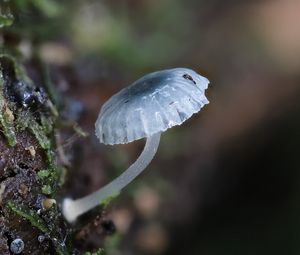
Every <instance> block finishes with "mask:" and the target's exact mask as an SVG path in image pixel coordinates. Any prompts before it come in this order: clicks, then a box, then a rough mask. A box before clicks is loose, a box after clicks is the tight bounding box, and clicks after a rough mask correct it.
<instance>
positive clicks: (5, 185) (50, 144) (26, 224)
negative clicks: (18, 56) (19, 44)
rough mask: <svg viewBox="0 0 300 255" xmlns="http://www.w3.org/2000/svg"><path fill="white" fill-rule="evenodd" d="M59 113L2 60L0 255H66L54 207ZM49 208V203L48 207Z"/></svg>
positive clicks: (14, 65)
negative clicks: (16, 246)
mask: <svg viewBox="0 0 300 255" xmlns="http://www.w3.org/2000/svg"><path fill="white" fill-rule="evenodd" d="M56 113H57V111H56V109H55V107H54V106H53V103H52V102H51V99H50V97H49V96H48V95H47V92H46V91H45V90H44V89H42V88H40V87H37V86H36V85H35V84H34V82H33V81H32V80H30V79H29V77H28V76H27V74H26V72H25V70H24V68H23V67H22V65H21V64H20V63H19V62H18V61H16V60H15V59H14V58H13V57H12V56H11V55H8V54H0V131H1V133H0V254H10V248H9V246H10V243H11V242H12V241H13V240H14V239H16V238H21V239H22V240H23V242H24V244H25V248H24V250H23V253H22V254H69V251H68V247H67V245H66V242H67V239H68V229H67V225H66V224H65V222H64V220H63V218H62V216H61V213H60V211H59V208H58V206H57V203H55V201H56V198H57V197H56V196H57V191H58V189H59V188H60V185H61V184H62V176H63V174H64V167H63V166H61V165H59V163H58V162H59V160H58V159H57V158H56V153H55V151H56V148H55V146H56V145H55V142H54V141H55V140H54V136H55V132H56V130H55V128H54V127H55V124H56V123H57V121H58V116H57V114H56ZM49 202H51V203H49Z"/></svg>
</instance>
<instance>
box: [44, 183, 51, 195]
mask: <svg viewBox="0 0 300 255" xmlns="http://www.w3.org/2000/svg"><path fill="white" fill-rule="evenodd" d="M52 192H53V191H52V188H51V186H50V185H43V187H42V193H43V194H45V195H51V194H52Z"/></svg>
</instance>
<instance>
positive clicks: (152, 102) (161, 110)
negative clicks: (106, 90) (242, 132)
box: [95, 68, 209, 145]
mask: <svg viewBox="0 0 300 255" xmlns="http://www.w3.org/2000/svg"><path fill="white" fill-rule="evenodd" d="M208 84H209V81H208V79H206V78H205V77H203V76H201V75H199V74H197V73H196V72H195V71H193V70H191V69H187V68H174V69H168V70H162V71H157V72H154V73H150V74H147V75H145V76H143V77H142V78H140V79H139V80H137V81H135V82H134V83H133V84H132V85H130V86H128V87H127V88H124V89H122V90H121V91H119V92H118V93H117V94H115V95H113V96H112V97H111V98H110V99H109V100H108V101H107V102H106V103H105V104H103V106H102V109H101V111H100V114H99V116H98V119H97V121H96V124H95V128H96V136H97V137H98V138H99V140H100V142H101V143H104V144H110V145H113V144H123V143H129V142H132V141H135V140H138V139H141V138H147V137H150V136H151V135H153V134H156V133H158V132H163V131H165V130H167V129H168V128H171V127H173V126H176V125H181V124H182V123H183V122H184V121H186V120H187V119H189V118H190V117H191V116H192V115H193V114H194V113H197V112H199V111H200V110H201V108H202V107H203V106H204V105H205V104H208V103H209V102H208V100H207V98H206V97H205V95H204V91H205V89H207V87H208Z"/></svg>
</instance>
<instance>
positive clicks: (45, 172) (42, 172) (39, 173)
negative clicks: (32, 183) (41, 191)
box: [37, 170, 50, 180]
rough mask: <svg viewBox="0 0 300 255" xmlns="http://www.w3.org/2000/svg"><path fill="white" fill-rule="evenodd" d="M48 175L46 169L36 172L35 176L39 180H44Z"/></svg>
mask: <svg viewBox="0 0 300 255" xmlns="http://www.w3.org/2000/svg"><path fill="white" fill-rule="evenodd" d="M49 175H50V172H49V171H48V170H40V171H39V172H38V173H37V176H38V177H39V178H40V179H41V180H44V179H45V178H47V177H49Z"/></svg>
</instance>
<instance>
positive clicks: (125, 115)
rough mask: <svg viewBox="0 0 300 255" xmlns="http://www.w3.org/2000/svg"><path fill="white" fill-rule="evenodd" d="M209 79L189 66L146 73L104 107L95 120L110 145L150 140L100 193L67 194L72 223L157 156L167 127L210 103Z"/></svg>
mask: <svg viewBox="0 0 300 255" xmlns="http://www.w3.org/2000/svg"><path fill="white" fill-rule="evenodd" d="M208 84H209V81H208V80H207V79H206V78H205V77H203V76H201V75H199V74H197V73H196V72H194V71H193V70H191V69H187V68H174V69H168V70H163V71H158V72H154V73H150V74H148V75H145V76H144V77H142V78H141V79H139V80H137V81H136V82H134V83H133V84H132V85H130V86H129V87H127V88H124V89H122V90H121V91H120V92H118V93H117V94H115V95H114V96H112V97H111V98H110V99H109V100H108V101H107V102H106V103H105V104H104V105H103V107H102V109H101V112H100V114H99V116H98V119H97V121H96V124H95V128H96V135H97V137H98V138H99V140H100V142H101V143H104V144H110V145H113V144H123V143H129V142H132V141H135V140H138V139H141V138H146V139H147V141H146V144H145V147H144V150H143V152H142V153H141V155H140V156H139V157H138V159H137V160H136V161H135V162H134V163H133V164H132V165H131V166H130V167H129V168H128V169H127V170H126V171H124V172H123V173H122V174H121V175H120V176H119V177H117V178H116V179H114V180H113V181H112V182H110V183H108V184H107V185H106V186H104V187H102V188H101V189H99V190H98V191H96V192H94V193H92V194H90V195H88V196H86V197H83V198H80V199H76V200H73V199H70V198H65V199H64V201H63V206H62V212H63V215H64V217H65V218H66V219H67V221H69V222H73V221H75V220H76V219H77V217H78V216H80V215H81V214H83V213H85V212H87V211H89V210H91V209H93V208H95V207H96V206H98V205H99V204H101V202H103V201H104V200H105V199H107V198H109V197H111V196H113V195H114V194H118V193H119V192H120V191H121V190H122V189H123V188H124V187H125V186H126V185H127V184H129V183H130V182H131V181H132V180H133V179H134V178H135V177H137V176H138V175H139V174H140V173H141V172H142V171H143V170H144V169H145V168H146V167H147V166H148V164H149V163H150V162H151V160H152V159H153V157H154V155H155V153H156V151H157V148H158V145H159V140H160V135H161V133H162V132H164V131H165V130H167V129H169V128H171V127H173V126H176V125H181V124H182V123H183V122H184V121H186V120H187V119H189V118H190V117H191V116H192V115H193V114H194V113H197V112H199V111H200V110H201V108H202V107H203V106H204V105H205V104H208V100H207V98H206V97H205V94H204V92H205V89H207V87H208Z"/></svg>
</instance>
